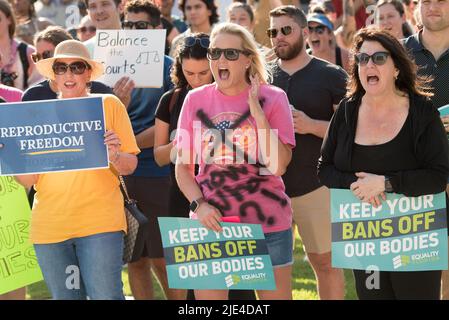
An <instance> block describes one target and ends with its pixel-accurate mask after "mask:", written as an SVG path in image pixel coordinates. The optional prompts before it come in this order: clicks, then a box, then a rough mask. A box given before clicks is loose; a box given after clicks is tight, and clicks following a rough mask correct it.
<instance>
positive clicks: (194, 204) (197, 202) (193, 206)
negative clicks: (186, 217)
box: [190, 197, 206, 213]
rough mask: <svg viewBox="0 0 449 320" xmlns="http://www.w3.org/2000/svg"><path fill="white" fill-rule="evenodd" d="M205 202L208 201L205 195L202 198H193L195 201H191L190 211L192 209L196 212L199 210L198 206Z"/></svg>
mask: <svg viewBox="0 0 449 320" xmlns="http://www.w3.org/2000/svg"><path fill="white" fill-rule="evenodd" d="M204 202H206V200H204V198H203V197H201V198H199V199H196V200H193V201H192V202H191V203H190V211H192V212H193V213H196V211H197V210H198V208H199V207H200V205H201V204H202V203H204Z"/></svg>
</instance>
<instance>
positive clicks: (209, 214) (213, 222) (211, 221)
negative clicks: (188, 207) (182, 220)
mask: <svg viewBox="0 0 449 320" xmlns="http://www.w3.org/2000/svg"><path fill="white" fill-rule="evenodd" d="M197 216H198V220H199V222H201V224H202V225H203V226H205V227H206V228H208V229H211V230H213V231H215V232H221V231H222V228H221V225H220V221H221V213H220V211H219V210H218V209H217V208H215V207H213V206H211V205H210V204H208V203H207V202H204V203H202V204H200V206H199V208H198V211H197Z"/></svg>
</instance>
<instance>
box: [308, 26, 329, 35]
mask: <svg viewBox="0 0 449 320" xmlns="http://www.w3.org/2000/svg"><path fill="white" fill-rule="evenodd" d="M325 30H326V27H325V26H316V27H309V33H314V32H316V33H317V34H320V35H321V34H323V33H324V31H325Z"/></svg>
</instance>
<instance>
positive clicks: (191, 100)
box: [0, 0, 449, 300]
mask: <svg viewBox="0 0 449 320" xmlns="http://www.w3.org/2000/svg"><path fill="white" fill-rule="evenodd" d="M175 2H176V5H177V6H178V8H179V12H180V15H179V16H177V15H175V14H173V10H174V9H175V7H174V6H175ZM220 3H221V5H223V3H226V8H225V9H226V10H224V12H226V14H225V15H222V14H220V12H223V10H220V9H223V8H219V7H218V6H217V4H216V3H215V1H214V0H179V1H173V0H84V1H79V2H78V1H75V0H37V1H35V2H33V1H31V0H14V1H13V0H9V1H8V0H0V67H1V84H0V97H1V100H2V102H19V101H37V100H47V99H68V98H80V97H88V96H100V97H102V100H103V105H104V110H105V120H106V122H105V124H106V130H107V131H106V134H105V137H104V143H105V144H106V145H107V148H108V151H109V153H108V154H109V163H110V169H97V170H87V171H70V172H58V173H46V174H34V175H21V176H16V177H15V178H16V180H17V181H18V182H19V183H20V184H22V185H23V186H24V187H26V188H27V189H28V190H29V192H30V197H29V198H30V199H29V200H30V203H31V206H32V224H31V241H32V243H33V245H34V249H35V251H36V257H37V259H38V262H39V266H40V268H41V270H42V273H43V275H44V279H45V282H46V284H47V286H48V289H49V291H50V293H51V295H52V297H53V298H54V299H86V298H87V297H89V298H90V299H117V300H121V299H124V295H123V282H122V278H121V276H122V274H121V271H122V267H123V266H122V253H123V237H124V234H125V232H126V220H125V214H124V208H123V196H122V193H121V191H120V188H119V180H118V176H119V175H122V176H123V177H124V181H125V184H126V187H127V189H128V192H129V195H130V197H131V198H133V199H135V200H136V201H137V203H138V205H139V208H140V209H141V210H142V212H143V213H144V214H145V215H147V217H148V219H149V232H148V238H147V239H145V243H144V250H143V252H142V254H141V257H140V258H139V259H138V260H137V261H134V262H130V263H128V273H129V283H130V287H131V291H132V295H133V296H134V298H135V299H142V300H143V299H153V298H154V289H153V285H154V284H153V281H152V273H153V272H154V275H155V276H156V277H157V279H158V281H159V283H160V284H161V287H162V289H163V292H164V294H165V297H166V298H167V299H173V300H184V299H198V300H203V299H228V298H229V299H256V297H257V298H259V299H283V300H290V299H292V271H293V267H294V265H293V262H294V261H293V253H294V247H295V246H294V241H295V238H296V232H298V234H299V236H300V238H301V240H302V244H303V246H304V250H305V252H306V255H307V259H308V262H309V263H310V266H311V267H312V269H313V271H314V273H315V277H316V280H317V291H318V295H319V298H320V299H335V300H339V299H344V297H345V277H344V273H343V270H341V269H337V268H334V267H333V266H332V250H331V248H332V246H331V244H332V242H331V217H330V190H329V189H330V188H343V189H349V190H351V191H352V193H353V194H354V195H355V196H356V197H357V198H358V199H360V201H362V202H366V203H370V204H371V205H373V206H378V205H379V204H381V203H382V201H384V199H385V193H387V192H394V193H399V194H403V195H405V196H420V195H426V194H436V193H440V192H443V191H445V190H446V187H447V181H448V177H449V148H448V142H447V141H448V140H447V136H446V132H449V116H447V117H442V118H440V115H439V113H438V111H437V108H439V107H442V106H445V105H449V37H448V36H447V34H448V32H449V0H407V1H405V0H378V1H376V0H312V1H310V2H308V1H299V0H287V1H281V0H267V1H251V0H248V1H245V0H243V1H236V0H234V1H221V2H220ZM74 19H75V20H76V21H74ZM267 21H268V25H267ZM118 29H165V30H166V46H165V56H164V57H163V65H164V67H163V75H162V78H163V84H162V86H161V87H160V88H137V87H136V85H135V83H134V81H133V80H132V79H131V78H130V77H122V78H121V79H120V80H118V81H117V83H116V84H115V85H114V86H112V87H109V86H107V85H105V84H103V83H102V82H99V81H96V80H97V79H98V78H99V77H100V76H101V75H102V74H103V72H104V67H103V65H102V64H101V63H99V62H98V61H95V60H94V59H93V57H94V55H93V54H94V50H95V42H96V30H118ZM194 123H200V132H201V135H200V136H201V141H196V142H197V143H195V141H194V138H195V137H196V135H195V132H194V131H195V130H197V129H198V128H196V127H195V126H194ZM217 130H218V131H220V132H221V136H216V135H215V131H217ZM227 130H232V131H233V132H238V133H239V134H242V133H244V134H245V135H246V136H247V137H250V139H248V140H241V141H239V140H238V139H237V140H236V139H235V138H231V139H229V140H231V141H233V142H232V145H231V146H229V145H227V141H226V140H227V139H228V138H229V137H227V136H226V134H225V131H227ZM181 133H182V135H181ZM186 135H187V138H186ZM251 137H252V139H251ZM261 137H263V139H262V138H261ZM222 140H224V141H222ZM217 143H223V146H222V147H220V148H218V149H217V148H215V147H216V144H217ZM233 147H235V148H237V149H238V151H239V152H240V151H241V153H242V154H243V158H244V161H243V164H242V163H241V162H239V160H241V159H238V156H239V154H240V153H239V152H236V151H235V150H234V149H233ZM217 150H218V152H217ZM212 151H213V152H212ZM229 170H231V171H232V172H234V173H235V172H238V179H224V180H223V181H219V182H217V181H215V183H213V184H211V183H210V181H213V178H214V176H216V175H217V174H220V173H222V174H223V173H224V176H226V173H227V172H230V171H229ZM253 183H257V185H258V186H259V188H257V189H255V190H250V189H248V187H247V186H248V185H251V184H253ZM249 211H251V212H252V211H255V212H257V214H247V212H249ZM228 216H239V219H240V220H241V222H243V223H255V224H260V225H261V226H262V230H263V233H264V235H265V239H266V243H267V248H268V253H269V256H270V258H271V262H272V265H273V271H274V277H275V283H276V290H259V291H257V292H253V291H251V290H230V291H229V292H228V291H226V290H181V289H173V288H169V285H168V279H167V270H166V263H165V259H164V251H163V247H162V240H161V234H160V232H159V224H158V220H157V218H158V217H184V218H192V219H198V221H199V222H200V223H201V224H202V225H204V226H205V227H206V228H208V229H211V230H213V231H216V232H220V231H221V221H222V218H223V217H228ZM68 265H75V266H78V267H79V269H80V274H81V278H82V285H81V287H80V288H79V289H72V288H68V287H67V286H66V285H65V283H66V281H65V277H66V276H67V274H66V267H67V266H68ZM353 274H354V278H355V287H356V292H357V295H358V297H359V298H360V299H435V300H437V299H441V298H443V299H449V275H448V271H447V270H446V271H419V272H418V271H415V272H384V271H382V272H380V273H379V277H380V288H378V289H370V288H368V287H367V285H366V282H367V277H369V276H370V273H368V272H365V270H353ZM24 298H25V288H22V289H18V290H16V291H13V292H11V293H8V294H6V295H3V296H0V299H24Z"/></svg>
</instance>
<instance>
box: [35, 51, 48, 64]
mask: <svg viewBox="0 0 449 320" xmlns="http://www.w3.org/2000/svg"><path fill="white" fill-rule="evenodd" d="M51 57H53V52H52V51H50V50H45V51H44V52H42V54H40V53H39V52H34V53H32V54H31V60H33V62H34V63H36V62H38V61H40V60H42V59H48V58H51Z"/></svg>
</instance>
